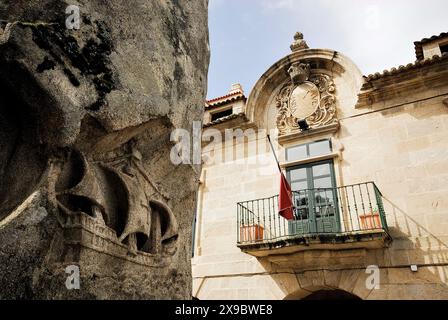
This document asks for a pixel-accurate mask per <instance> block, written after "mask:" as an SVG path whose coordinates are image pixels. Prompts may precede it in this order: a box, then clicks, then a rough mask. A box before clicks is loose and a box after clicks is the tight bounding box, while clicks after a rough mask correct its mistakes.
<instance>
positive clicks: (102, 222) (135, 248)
mask: <svg viewBox="0 0 448 320" xmlns="http://www.w3.org/2000/svg"><path fill="white" fill-rule="evenodd" d="M135 144H136V143H135V141H134V140H130V141H129V142H128V143H126V144H124V145H123V146H121V147H120V148H118V149H116V150H114V151H113V152H109V153H107V155H108V156H110V157H102V158H101V159H88V158H87V157H86V156H85V155H84V154H83V153H81V152H80V151H78V150H71V151H70V154H69V156H68V161H66V162H65V164H64V165H63V167H62V169H61V170H60V172H59V177H58V179H57V180H56V184H55V186H54V188H55V191H56V192H55V199H54V200H55V203H56V205H57V207H58V208H59V211H60V214H61V215H60V220H61V221H62V224H63V226H64V227H65V228H73V226H74V225H77V226H79V227H81V228H86V230H90V231H91V232H92V233H94V236H95V237H100V238H102V241H103V242H107V243H108V244H107V251H108V252H109V253H110V254H113V255H116V256H118V257H122V258H124V259H129V258H132V259H136V260H139V259H140V260H141V258H138V257H136V256H137V255H138V254H144V253H146V254H148V257H147V258H148V259H146V260H147V263H145V264H149V265H151V266H165V265H166V264H167V263H169V259H168V258H169V257H171V256H172V255H174V254H175V252H176V250H177V237H178V231H177V230H178V226H177V221H176V218H175V217H174V215H173V213H172V212H171V210H170V208H169V207H168V205H167V204H166V203H165V201H164V199H163V198H164V196H163V195H162V194H161V192H160V191H159V190H158V189H157V187H156V186H155V184H154V183H153V181H152V179H151V178H150V177H149V176H148V174H147V173H146V170H145V169H144V167H143V164H142V161H143V158H142V157H143V156H142V154H141V153H140V152H139V150H138V149H137V148H136V146H135ZM54 170H57V169H54ZM83 240H84V239H82V240H81V241H79V243H80V244H81V245H87V246H89V245H91V246H92V249H100V248H101V247H100V248H97V246H95V238H92V240H91V242H90V243H89V242H87V243H86V242H85V241H84V242H83ZM72 244H73V243H72ZM102 247H103V248H102V249H103V250H104V245H103V246H102ZM124 247H126V250H123V248H124ZM155 256H157V259H152V258H154V257H155ZM143 260H145V259H143Z"/></svg>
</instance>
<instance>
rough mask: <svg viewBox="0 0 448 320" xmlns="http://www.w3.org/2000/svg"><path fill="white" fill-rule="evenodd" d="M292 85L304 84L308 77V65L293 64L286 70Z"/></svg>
mask: <svg viewBox="0 0 448 320" xmlns="http://www.w3.org/2000/svg"><path fill="white" fill-rule="evenodd" d="M288 73H289V76H290V77H291V80H292V83H293V84H295V85H298V84H301V83H304V82H305V81H306V80H308V78H309V76H310V65H309V64H307V63H301V62H295V63H293V64H291V66H290V67H289V69H288Z"/></svg>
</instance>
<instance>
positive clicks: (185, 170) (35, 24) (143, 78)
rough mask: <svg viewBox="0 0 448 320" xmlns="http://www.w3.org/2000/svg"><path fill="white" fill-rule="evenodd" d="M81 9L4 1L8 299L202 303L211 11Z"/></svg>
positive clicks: (147, 4)
mask: <svg viewBox="0 0 448 320" xmlns="http://www.w3.org/2000/svg"><path fill="white" fill-rule="evenodd" d="M69 4H73V3H68V2H67V1H60V0H43V1H39V3H37V2H35V1H0V30H1V31H0V286H1V287H2V290H1V291H0V298H3V299H4V298H7V299H9V298H27V299H32V298H44V299H54V298H58V299H60V298H61V299H64V298H100V299H147V298H153V299H160V298H178V299H188V298H191V282H192V281H191V266H190V256H191V225H192V217H193V211H194V208H195V201H196V191H197V187H198V178H199V177H198V172H200V167H199V166H198V165H191V166H190V165H175V164H173V163H172V162H171V161H170V151H171V148H172V146H173V144H172V143H171V142H170V134H171V132H172V131H173V130H174V129H176V128H184V129H187V130H189V131H190V132H191V130H192V123H193V121H201V120H202V113H203V110H202V109H203V101H204V99H205V92H206V78H207V69H208V62H209V51H208V31H207V30H208V28H207V4H208V2H207V1H206V0H198V1H174V0H173V1H145V0H138V1H134V2H132V4H129V3H127V2H122V1H107V3H106V2H104V1H100V0H92V1H78V2H77V4H78V6H79V8H80V17H81V20H80V29H79V30H76V29H74V30H69V29H67V28H66V24H65V20H66V18H67V16H68V15H67V14H66V8H67V6H68V5H69ZM36 192H37V193H36ZM30 195H33V197H32V198H29V197H30ZM26 199H28V201H27V202H25V203H24V201H25V200H26ZM18 207H19V209H16V208H18ZM69 265H75V266H79V268H80V280H81V281H80V289H79V290H68V289H67V288H66V286H65V281H66V279H67V277H68V276H69V274H67V273H66V267H67V266H69Z"/></svg>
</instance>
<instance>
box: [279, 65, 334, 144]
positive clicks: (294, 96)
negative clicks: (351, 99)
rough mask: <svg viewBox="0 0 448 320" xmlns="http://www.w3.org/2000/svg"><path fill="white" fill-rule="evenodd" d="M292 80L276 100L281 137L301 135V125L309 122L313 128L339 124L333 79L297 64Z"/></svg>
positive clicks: (282, 89) (291, 69)
mask: <svg viewBox="0 0 448 320" xmlns="http://www.w3.org/2000/svg"><path fill="white" fill-rule="evenodd" d="M288 73H289V75H290V77H291V79H290V80H289V81H287V82H286V83H285V84H284V86H283V87H282V88H281V89H280V92H279V93H278V95H277V96H276V98H275V103H276V107H277V109H278V111H277V128H278V130H279V134H280V135H285V134H289V133H293V132H296V131H299V130H300V129H299V126H298V121H300V120H306V122H307V124H308V125H309V127H310V128H317V127H322V126H326V125H331V124H336V123H338V119H337V116H336V97H335V95H334V92H335V86H334V82H333V79H332V78H331V77H330V76H328V75H326V74H319V73H313V72H312V71H311V68H310V65H309V64H305V63H300V62H296V63H293V64H292V65H291V66H290V67H289V69H288Z"/></svg>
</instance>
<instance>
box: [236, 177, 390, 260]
mask: <svg viewBox="0 0 448 320" xmlns="http://www.w3.org/2000/svg"><path fill="white" fill-rule="evenodd" d="M292 197H293V199H292V200H293V204H294V206H295V207H294V220H286V219H285V218H283V217H282V216H280V215H279V214H278V195H276V196H273V197H270V198H263V199H256V200H250V201H243V202H239V203H238V204H237V214H238V220H237V221H238V235H237V242H238V243H237V245H238V247H239V248H240V249H241V250H242V251H243V252H246V253H249V254H251V255H254V256H257V257H263V256H268V255H274V254H275V255H277V254H290V253H295V252H299V251H304V250H344V249H355V248H356V249H358V248H364V249H369V248H372V249H373V248H383V247H386V246H388V244H389V243H390V242H391V240H392V238H391V237H390V235H389V232H388V227H387V222H386V217H385V212H384V207H383V202H382V195H381V192H380V191H379V190H378V188H377V186H376V185H375V183H373V182H366V183H360V184H354V185H348V186H343V187H337V188H319V189H308V190H300V191H293V194H292Z"/></svg>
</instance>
